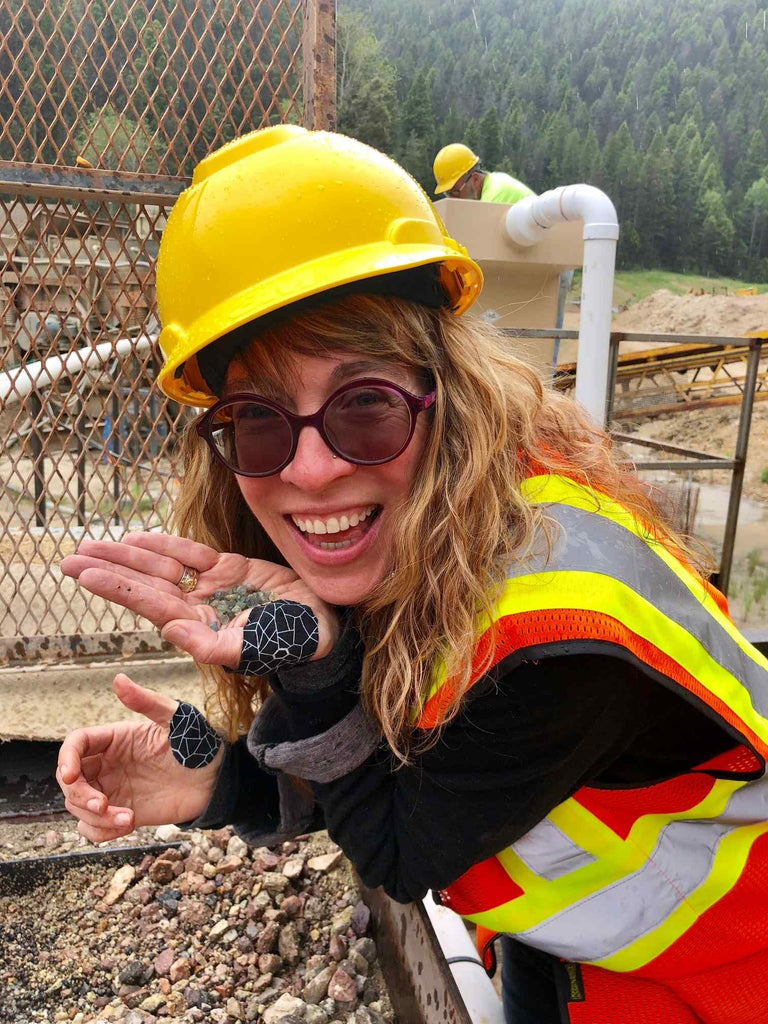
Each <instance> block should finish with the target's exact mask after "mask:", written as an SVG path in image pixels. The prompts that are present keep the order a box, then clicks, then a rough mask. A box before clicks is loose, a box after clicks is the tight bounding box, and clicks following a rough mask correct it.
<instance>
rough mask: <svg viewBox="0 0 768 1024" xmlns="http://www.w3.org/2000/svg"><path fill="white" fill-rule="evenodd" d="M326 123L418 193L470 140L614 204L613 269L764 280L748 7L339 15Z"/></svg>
mask: <svg viewBox="0 0 768 1024" xmlns="http://www.w3.org/2000/svg"><path fill="white" fill-rule="evenodd" d="M337 59H338V126H339V130H341V131H345V132H347V133H348V134H350V135H353V136H355V137H357V138H359V139H361V140H363V141H365V142H369V143H370V144H372V145H374V146H377V147H379V148H381V149H383V150H385V151H386V152H388V153H390V154H391V155H392V156H394V157H395V158H397V159H398V160H399V161H400V162H402V163H403V164H404V165H405V166H406V167H407V168H408V170H409V171H410V172H411V173H412V174H413V175H414V176H415V177H416V178H417V179H418V180H419V181H420V182H421V184H422V185H423V186H424V187H425V188H426V189H427V190H428V191H429V192H430V193H432V190H433V188H434V179H433V177H432V170H431V166H432V160H433V158H434V154H435V153H436V152H437V150H438V149H439V148H440V147H441V146H443V145H445V144H446V143H448V142H465V143H467V144H468V145H469V146H470V147H472V148H473V149H474V150H475V152H476V153H478V154H479V155H480V157H481V158H482V160H483V164H484V166H486V167H487V168H488V169H490V170H504V171H507V172H508V173H510V174H512V175H513V176H514V177H516V178H520V179H521V180H522V181H524V182H525V183H526V184H528V185H530V186H531V188H533V189H534V190H535V191H537V192H542V191H544V190H545V189H548V188H553V187H555V186H557V185H564V184H570V183H572V182H578V181H585V182H589V183H591V184H594V185H597V186H598V187H599V188H602V189H604V190H605V191H606V192H607V193H608V194H609V195H610V196H611V198H612V199H613V201H614V202H615V204H616V207H617V209H618V213H619V218H620V221H621V239H620V242H619V264H620V266H623V267H625V268H628V267H664V268H666V269H669V270H678V271H697V272H701V273H705V274H729V275H732V276H735V277H740V278H744V279H750V280H753V281H766V280H768V166H767V165H768V24H767V16H766V9H765V8H763V7H759V6H758V5H757V4H756V3H754V0H746V2H739V3H736V2H732V0H644V2H643V3H640V2H638V0H578V2H577V0H534V2H532V0H341V6H340V12H339V22H338V51H337Z"/></svg>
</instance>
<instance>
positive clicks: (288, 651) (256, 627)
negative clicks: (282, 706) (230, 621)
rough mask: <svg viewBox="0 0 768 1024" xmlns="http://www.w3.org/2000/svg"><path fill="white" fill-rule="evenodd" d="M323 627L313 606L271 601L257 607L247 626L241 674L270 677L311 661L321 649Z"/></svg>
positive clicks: (238, 669)
mask: <svg viewBox="0 0 768 1024" xmlns="http://www.w3.org/2000/svg"><path fill="white" fill-rule="evenodd" d="M319 639H320V626H319V623H318V621H317V616H316V615H315V613H314V612H313V611H312V609H311V608H309V607H307V605H305V604H299V603H298V601H270V603H269V604H263V605H260V606H259V607H257V608H254V609H253V611H252V612H251V614H250V615H249V616H248V621H247V622H246V624H245V626H244V627H243V652H242V654H241V656H240V664H239V665H238V667H237V671H238V672H239V673H240V674H241V675H248V676H268V675H272V673H274V672H277V671H278V670H279V669H281V668H285V667H287V666H288V665H299V664H301V662H303V661H308V660H309V659H310V658H311V657H312V655H313V654H314V653H315V651H316V650H317V644H318V641H319Z"/></svg>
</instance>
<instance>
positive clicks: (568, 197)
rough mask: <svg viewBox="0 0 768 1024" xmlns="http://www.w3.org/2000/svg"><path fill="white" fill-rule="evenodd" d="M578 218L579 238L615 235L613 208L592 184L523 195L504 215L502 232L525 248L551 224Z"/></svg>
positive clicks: (616, 233)
mask: <svg viewBox="0 0 768 1024" xmlns="http://www.w3.org/2000/svg"><path fill="white" fill-rule="evenodd" d="M574 220H580V221H582V222H583V224H584V230H583V238H584V240H585V241H587V240H589V239H593V238H609V239H613V240H614V241H615V240H616V239H617V238H618V237H619V220H618V217H617V216H616V207H615V206H614V205H613V203H612V202H611V200H610V199H609V198H608V196H607V195H606V194H605V192H602V191H601V190H600V189H599V188H595V186H594V185H583V184H581V185H562V186H560V188H555V189H552V190H551V191H549V192H543V193H542V194H541V195H540V196H526V197H525V199H521V200H520V201H519V202H518V203H515V204H514V206H510V208H509V209H508V210H507V213H506V215H505V218H504V227H505V230H506V233H507V234H508V235H509V237H510V238H511V239H512V241H513V242H515V244H516V245H520V246H523V247H524V248H527V247H528V246H531V245H535V244H536V243H537V242H540V241H541V240H542V238H544V237H546V234H547V232H548V231H549V230H550V228H551V227H552V225H553V224H563V223H566V222H568V221H574Z"/></svg>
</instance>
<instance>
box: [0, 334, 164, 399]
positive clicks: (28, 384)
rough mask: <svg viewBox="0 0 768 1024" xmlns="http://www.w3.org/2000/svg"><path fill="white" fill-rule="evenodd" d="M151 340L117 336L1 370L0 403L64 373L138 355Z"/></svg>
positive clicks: (20, 396)
mask: <svg viewBox="0 0 768 1024" xmlns="http://www.w3.org/2000/svg"><path fill="white" fill-rule="evenodd" d="M151 343H152V339H151V338H149V337H148V336H147V335H146V334H140V335H138V336H137V337H136V338H119V339H117V340H116V341H103V342H101V343H100V344H98V345H89V346H87V347H85V348H79V349H76V350H75V351H74V352H70V353H69V355H67V356H49V357H48V359H42V360H38V361H37V362H34V363H25V364H24V365H23V366H20V367H19V368H18V369H16V370H9V371H8V372H7V373H0V403H6V404H10V403H11V402H18V401H20V400H21V399H22V398H25V397H26V396H27V395H28V394H29V393H30V391H33V390H35V389H36V388H43V387H45V386H46V385H47V384H50V383H51V381H52V380H56V379H57V378H58V377H61V376H63V375H64V374H71V375H75V374H77V373H79V372H80V371H81V370H83V369H84V368H85V367H87V366H97V365H104V364H106V363H108V362H109V360H110V359H114V358H115V356H118V357H120V358H123V357H125V356H130V355H140V354H141V353H142V352H146V351H147V349H148V348H149V347H150V345H151Z"/></svg>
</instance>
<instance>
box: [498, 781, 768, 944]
mask: <svg viewBox="0 0 768 1024" xmlns="http://www.w3.org/2000/svg"><path fill="white" fill-rule="evenodd" d="M631 798H632V797H631V793H628V794H627V799H628V800H631ZM766 820H768V777H767V776H765V775H763V776H762V777H761V778H759V779H756V780H755V781H754V782H747V783H745V784H744V785H743V786H740V787H739V788H738V789H737V790H735V791H734V792H733V793H732V794H731V796H730V797H729V798H728V802H727V804H726V805H725V807H724V808H723V811H722V813H721V814H719V815H718V817H717V818H716V819H713V818H702V819H698V820H692V821H673V822H670V823H669V824H668V825H665V827H664V828H663V829H662V830H661V832H660V833H659V839H658V842H657V845H656V848H655V850H654V851H653V853H652V854H651V856H650V857H649V858H648V860H647V861H646V863H645V864H644V865H643V866H642V867H641V868H640V869H639V870H637V871H635V872H633V873H632V874H630V875H627V876H625V877H624V878H621V879H619V881H617V882H614V883H613V884H611V885H608V886H606V887H605V888H604V889H601V890H599V891H598V892H595V893H591V894H590V895H589V896H585V897H584V899H582V900H579V901H578V902H577V903H573V904H571V906H569V907H567V908H566V909H564V910H562V911H561V912H560V913H558V914H554V915H553V916H552V917H549V918H547V920H546V921H543V922H542V923H540V924H538V925H535V926H534V927H532V928H529V929H527V930H526V931H521V932H516V933H515V937H516V938H518V939H519V940H520V941H521V942H525V943H527V944H528V945H529V946H535V947H536V948H537V949H543V950H546V951H547V952H549V953H553V954H554V955H556V956H562V957H566V958H572V959H575V960H584V961H590V960H600V959H602V958H603V957H606V956H610V955H611V954H613V953H617V952H618V951H619V950H620V949H623V948H624V947H625V946H628V945H630V943H632V942H634V941H636V940H637V939H639V938H641V937H642V936H643V935H646V934H647V933H648V932H651V931H653V929H654V928H657V927H658V926H659V925H660V924H662V923H663V922H664V921H665V920H666V919H667V917H668V916H669V915H670V914H671V913H672V912H673V911H674V910H675V909H676V907H678V906H679V905H680V904H681V903H683V902H684V900H685V899H687V898H688V897H689V896H690V895H691V893H693V892H694V891H695V890H696V889H697V888H698V887H699V885H701V883H702V882H704V881H705V880H706V878H707V877H708V875H709V873H710V871H711V868H712V864H713V862H714V859H715V853H716V850H717V845H718V843H719V842H720V840H721V839H722V837H723V836H724V835H727V834H728V833H729V832H734V831H735V830H736V829H738V828H740V827H742V826H749V825H752V824H755V823H759V822H764V821H766ZM544 824H545V823H544V822H541V824H539V825H536V827H535V828H533V829H531V831H530V832H529V833H528V834H527V836H525V839H526V840H527V841H528V844H529V846H533V845H535V846H539V845H540V846H541V847H542V848H543V846H544V845H545V844H547V843H550V842H551V841H552V839H553V833H552V830H551V829H550V828H548V827H542V826H544ZM561 834H562V833H561ZM574 845H575V844H574ZM511 849H512V850H514V852H515V853H517V843H515V844H513V846H512V847H511ZM584 852H585V853H586V851H584ZM542 856H543V852H542V850H537V857H539V858H541V857H542ZM526 863H527V861H526ZM563 873H564V872H563Z"/></svg>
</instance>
